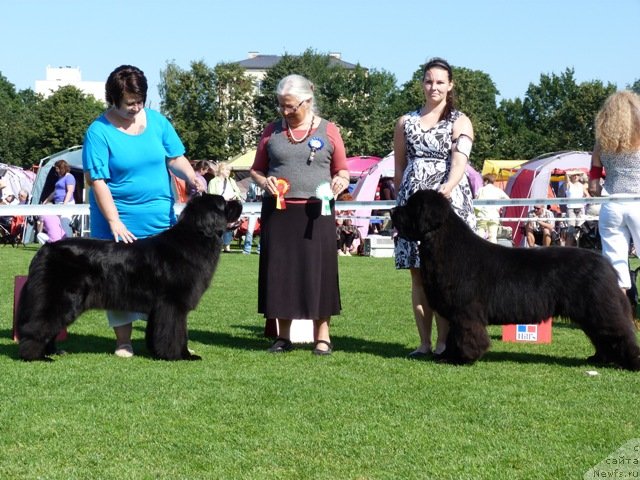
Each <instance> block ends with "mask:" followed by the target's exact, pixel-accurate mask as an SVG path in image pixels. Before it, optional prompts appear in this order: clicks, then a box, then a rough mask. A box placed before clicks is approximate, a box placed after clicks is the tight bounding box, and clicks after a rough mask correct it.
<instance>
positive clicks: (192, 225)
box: [17, 194, 242, 360]
mask: <svg viewBox="0 0 640 480" xmlns="http://www.w3.org/2000/svg"><path fill="white" fill-rule="evenodd" d="M241 212H242V205H241V204H240V203H239V202H235V201H232V202H226V201H225V200H224V198H223V197H221V196H220V195H207V194H205V195H202V196H198V197H195V198H193V199H192V200H191V201H190V202H189V203H188V204H187V205H186V206H185V208H184V210H183V211H182V214H181V215H180V217H179V219H178V222H177V223H176V224H175V225H174V226H173V227H171V228H170V229H168V230H167V231H165V232H163V233H161V234H159V235H155V236H152V237H148V238H145V239H141V240H137V241H135V242H133V243H130V244H125V243H122V242H113V241H108V240H96V239H87V238H71V239H66V240H61V241H58V242H55V243H49V244H46V245H43V246H42V248H41V249H40V250H39V251H38V253H37V254H36V255H35V257H34V258H33V260H32V261H31V265H30V267H29V276H28V279H27V282H26V284H25V286H24V289H23V291H22V294H21V296H20V303H19V307H18V316H17V328H18V337H19V341H20V345H19V355H20V357H21V358H22V359H24V360H50V358H49V357H48V355H49V354H51V353H53V352H55V343H54V342H55V337H56V335H57V333H58V332H59V331H60V330H62V329H63V328H65V327H67V326H68V325H70V324H71V323H72V322H73V321H74V320H75V319H76V318H77V317H78V316H79V315H80V314H81V313H82V312H84V311H85V310H89V309H106V310H123V311H133V312H141V313H147V314H148V316H149V317H148V320H147V327H146V335H145V338H146V344H147V348H148V349H149V351H150V353H151V354H152V355H153V356H154V357H156V358H160V359H164V360H195V359H198V358H199V357H197V356H196V355H192V354H190V353H189V350H188V348H187V314H188V313H189V312H190V311H191V310H193V309H194V308H196V306H197V305H198V302H199V301H200V298H201V297H202V294H203V293H204V292H205V290H206V289H207V288H208V287H209V284H210V282H211V278H212V277H213V273H214V271H215V268H216V265H217V263H218V259H219V256H220V251H221V247H222V239H221V237H222V233H223V232H224V230H225V228H226V226H227V223H230V222H234V221H235V220H237V219H238V217H239V216H240V213H241Z"/></svg>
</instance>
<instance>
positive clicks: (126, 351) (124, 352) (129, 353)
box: [115, 343, 133, 358]
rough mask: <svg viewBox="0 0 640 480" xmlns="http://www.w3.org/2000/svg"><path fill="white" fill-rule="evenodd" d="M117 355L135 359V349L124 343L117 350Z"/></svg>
mask: <svg viewBox="0 0 640 480" xmlns="http://www.w3.org/2000/svg"><path fill="white" fill-rule="evenodd" d="M115 354H116V357H120V358H131V357H133V347H132V346H131V344H130V343H124V344H122V345H120V346H119V347H118V348H116V351H115Z"/></svg>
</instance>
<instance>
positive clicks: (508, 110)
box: [0, 49, 640, 168]
mask: <svg viewBox="0 0 640 480" xmlns="http://www.w3.org/2000/svg"><path fill="white" fill-rule="evenodd" d="M290 73H299V74H301V75H304V76H306V77H307V78H309V79H310V80H311V81H313V82H314V84H315V86H316V89H315V94H316V100H317V104H318V106H319V108H320V111H321V114H322V116H323V117H325V118H327V119H329V120H331V121H333V122H335V123H336V124H337V125H338V126H339V127H340V130H341V133H342V137H343V139H344V143H345V147H346V150H347V154H348V155H349V156H357V155H373V156H380V157H383V156H385V155H386V154H388V153H389V152H390V151H391V150H392V138H393V128H394V124H395V121H396V119H397V118H398V117H399V116H400V115H402V114H404V113H406V112H409V111H411V110H416V109H418V108H420V107H421V106H422V104H423V100H424V99H423V94H422V85H421V80H422V66H418V68H417V69H416V71H415V72H414V74H413V76H412V78H411V80H409V81H408V82H406V83H404V84H403V85H400V86H398V85H397V82H396V79H395V76H394V75H393V74H391V73H389V72H387V71H385V70H375V69H372V70H368V69H366V68H364V67H362V66H360V65H356V66H355V68H352V69H347V68H344V67H342V66H339V65H336V64H335V62H334V61H332V57H330V56H329V55H328V54H321V53H317V52H315V51H313V50H311V49H309V50H307V51H305V52H304V53H303V54H301V55H289V54H285V55H284V56H283V57H282V59H281V61H280V62H279V63H278V64H277V65H275V66H274V67H273V68H272V69H270V70H269V71H268V72H267V74H266V77H265V78H264V79H263V80H262V81H261V82H260V83H259V84H255V83H254V81H253V80H252V79H251V78H250V77H249V76H247V75H245V72H244V69H243V68H242V67H240V66H239V65H237V64H235V63H219V64H217V65H215V66H214V67H210V66H208V65H207V64H205V63H204V62H203V61H194V62H192V63H191V64H190V67H189V68H188V69H183V68H180V67H179V66H178V65H176V64H175V63H174V62H167V64H166V65H165V67H164V69H162V71H161V78H160V85H159V86H158V87H159V93H160V111H161V112H162V113H164V114H165V115H167V116H168V117H169V118H170V119H171V121H172V122H173V124H174V125H175V127H176V130H177V132H178V134H179V135H180V137H181V139H182V141H183V142H184V144H185V147H186V149H187V156H188V157H189V158H191V159H194V160H195V159H211V160H227V159H230V158H232V157H234V156H236V155H238V154H241V153H244V152H246V151H247V150H250V149H251V148H254V147H255V145H256V143H257V140H258V138H259V135H260V132H261V131H262V129H263V128H264V127H265V126H266V125H267V124H268V123H269V122H272V121H274V120H275V119H276V118H278V114H277V112H276V109H275V107H276V98H275V93H274V92H275V87H276V85H277V83H278V81H279V80H280V79H281V78H282V77H284V76H286V75H288V74H290ZM453 79H454V82H455V90H456V93H457V105H458V108H459V109H460V110H461V111H463V112H465V113H466V114H467V115H468V116H469V117H470V119H471V121H472V122H473V126H474V131H475V136H476V138H475V142H474V148H473V152H472V155H471V162H472V164H473V165H474V166H475V167H477V168H480V167H481V166H482V163H483V162H484V160H485V159H487V158H493V159H531V158H534V157H536V156H538V155H540V154H543V153H549V152H554V151H561V150H587V151H588V150H591V149H592V147H593V143H594V132H593V121H594V118H595V115H596V113H597V111H598V109H599V108H600V107H601V106H602V104H603V102H604V100H605V99H606V97H607V96H609V95H610V94H611V93H613V92H615V91H616V86H615V85H614V84H612V83H606V84H605V83H603V82H602V81H600V80H593V81H589V82H582V83H578V82H577V81H576V79H575V75H574V70H573V69H571V68H567V69H566V70H565V71H564V72H561V73H560V74H553V73H552V74H542V75H540V79H539V81H538V83H537V84H535V83H530V84H529V87H528V88H527V90H526V92H525V94H524V98H522V99H520V98H516V99H502V100H500V101H499V102H498V101H497V98H498V96H499V95H500V92H499V91H498V89H497V88H496V86H495V84H494V82H493V80H492V79H491V77H490V75H489V74H487V73H485V72H482V71H480V70H471V69H468V68H465V67H455V66H454V67H453ZM626 88H628V89H631V90H634V91H635V92H638V93H640V79H638V80H636V81H635V82H634V83H633V84H632V85H627V86H626ZM104 108H105V107H104V104H103V103H102V102H100V101H98V100H96V99H95V98H93V97H92V96H90V95H86V94H84V93H82V92H81V91H80V90H78V89H77V88H75V87H72V86H67V87H62V88H60V89H58V90H57V91H56V92H55V93H53V94H52V95H51V96H49V97H47V98H44V97H42V96H40V95H36V94H35V93H34V92H33V90H31V89H27V90H21V91H16V89H15V87H14V85H13V84H11V83H10V82H9V80H8V79H6V78H5V77H4V76H3V75H2V74H1V72H0V162H2V163H8V164H12V165H20V166H23V167H25V168H29V167H31V166H32V165H34V164H37V162H39V160H40V159H42V158H44V157H46V156H48V155H51V154H53V153H55V152H58V151H60V150H63V149H65V148H68V147H70V146H72V145H78V144H81V143H82V140H83V135H84V132H85V130H86V128H87V127H88V125H89V123H90V122H91V121H92V120H93V119H95V118H96V117H97V116H98V115H100V114H101V113H102V111H103V110H104Z"/></svg>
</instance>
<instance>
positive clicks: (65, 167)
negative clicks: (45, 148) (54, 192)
mask: <svg viewBox="0 0 640 480" xmlns="http://www.w3.org/2000/svg"><path fill="white" fill-rule="evenodd" d="M53 166H54V167H56V168H57V169H58V170H60V174H61V175H60V176H61V177H64V176H65V175H66V174H67V173H69V172H70V171H71V167H70V166H69V164H68V163H67V161H66V160H58V161H57V162H56V163H54V164H53Z"/></svg>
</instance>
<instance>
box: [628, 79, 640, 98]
mask: <svg viewBox="0 0 640 480" xmlns="http://www.w3.org/2000/svg"><path fill="white" fill-rule="evenodd" d="M627 89H629V90H631V91H633V92H636V93H637V94H638V95H640V78H639V79H637V80H636V81H635V82H633V83H632V84H631V85H627Z"/></svg>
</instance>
